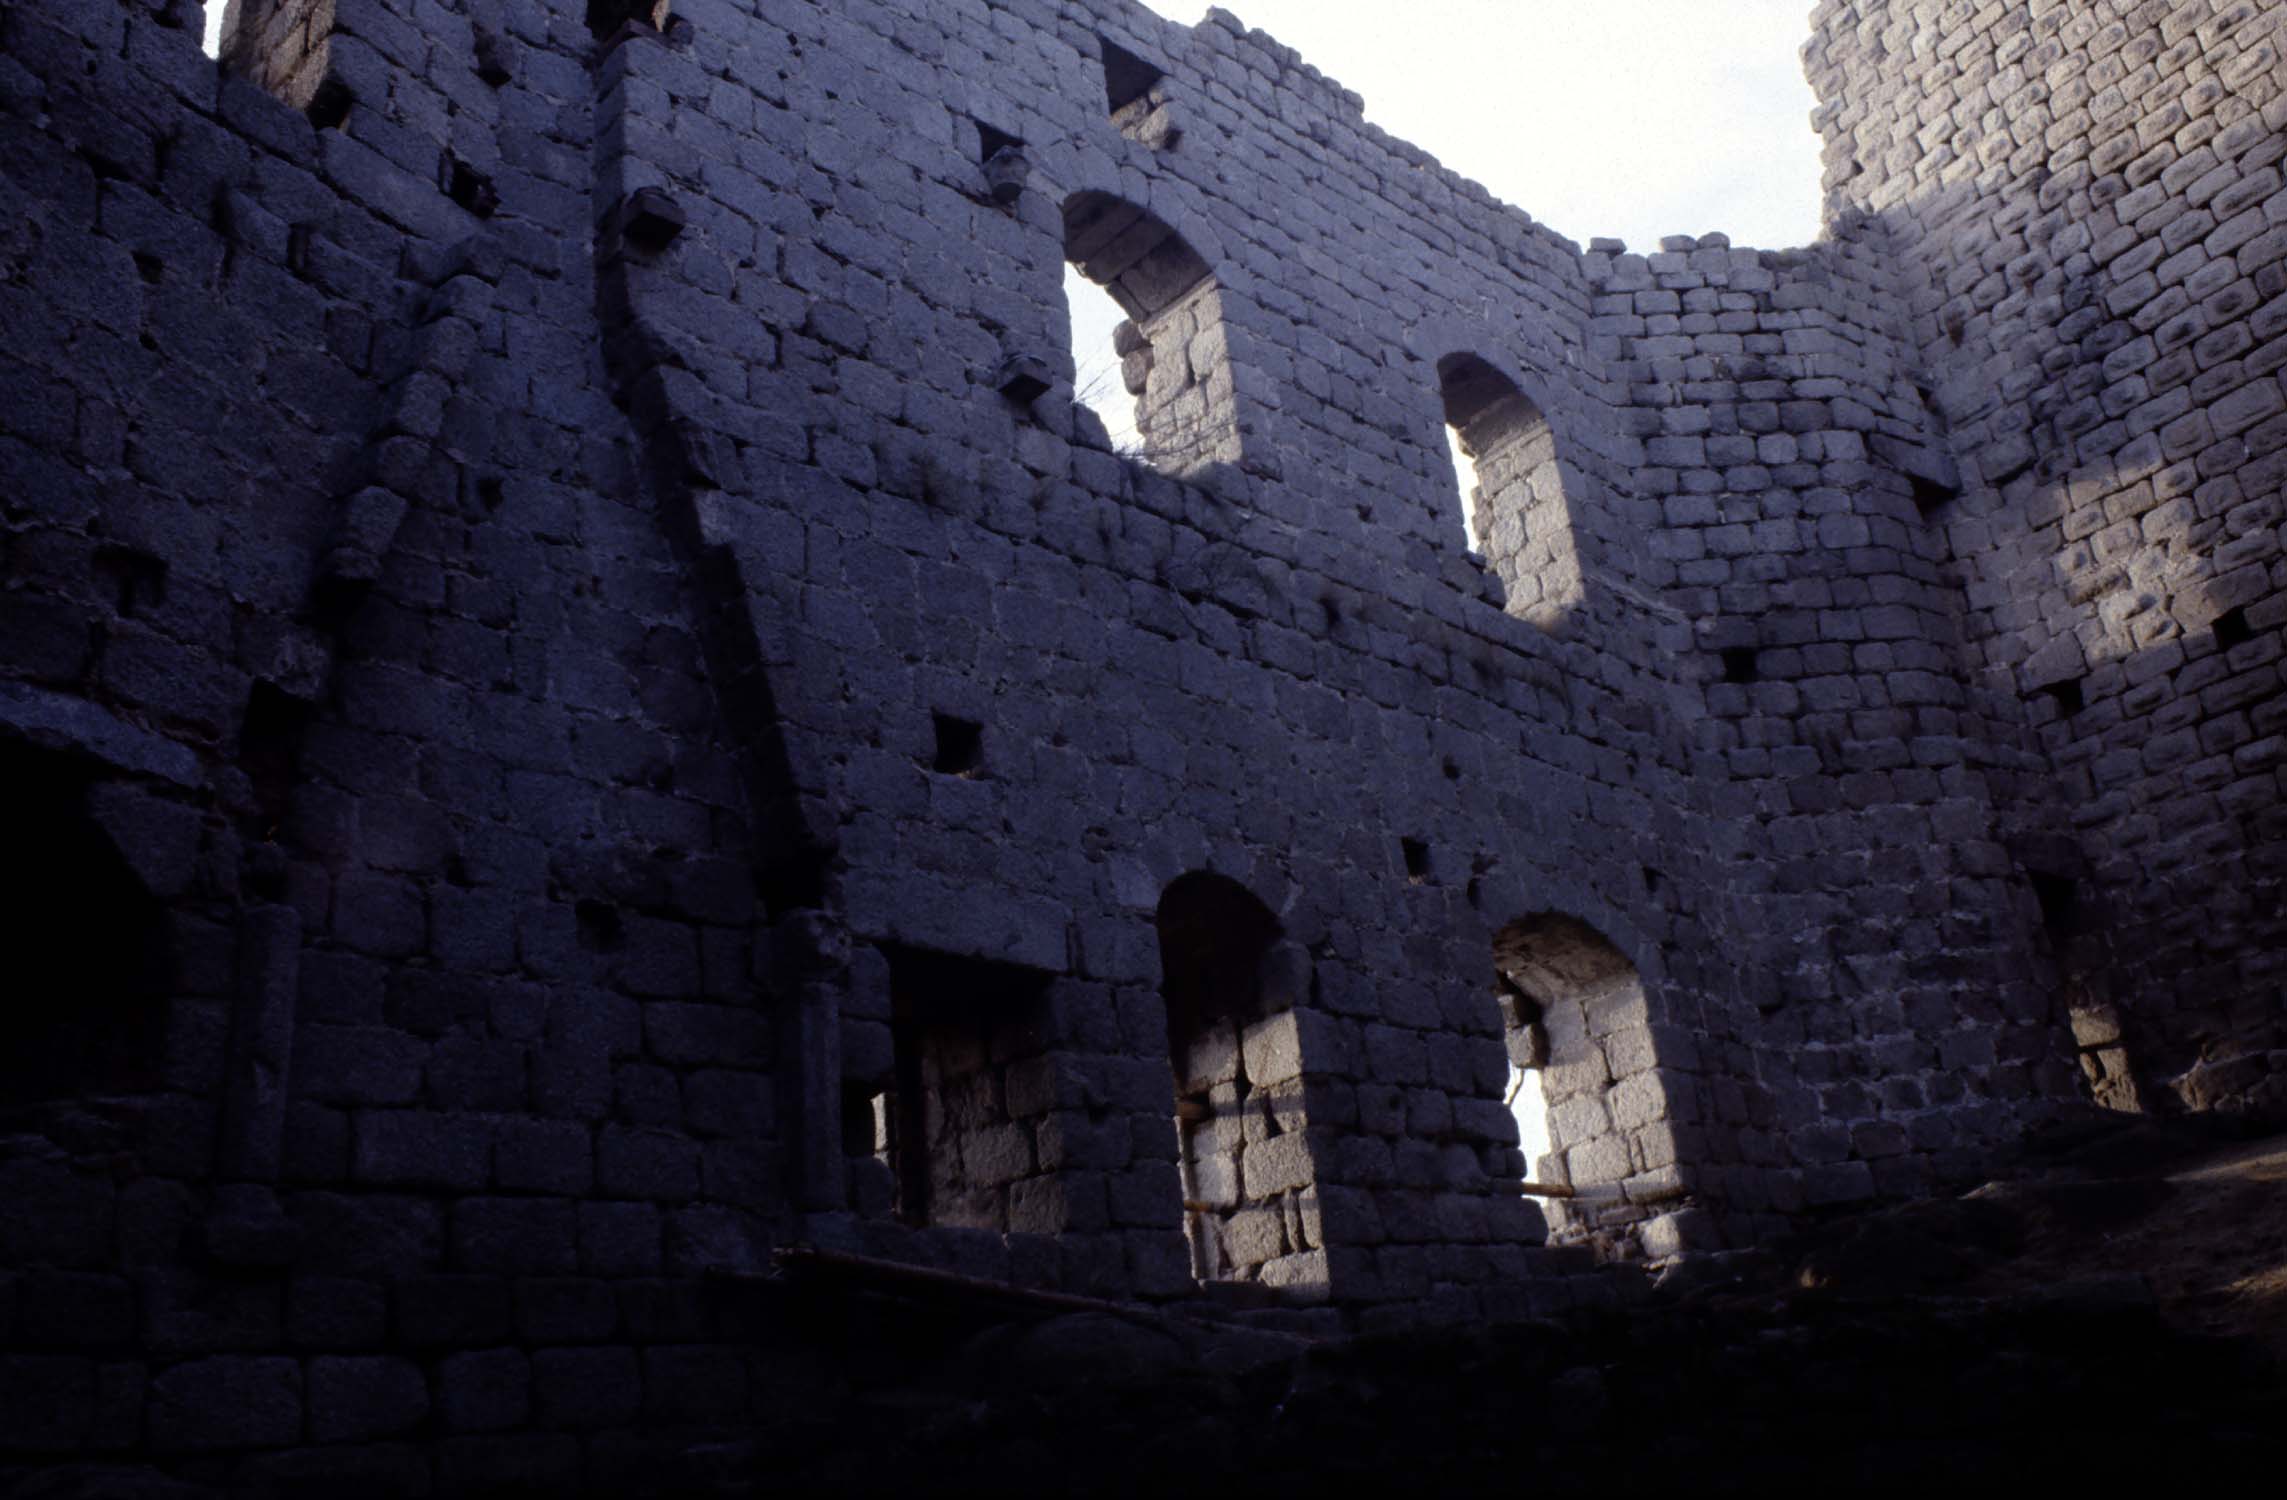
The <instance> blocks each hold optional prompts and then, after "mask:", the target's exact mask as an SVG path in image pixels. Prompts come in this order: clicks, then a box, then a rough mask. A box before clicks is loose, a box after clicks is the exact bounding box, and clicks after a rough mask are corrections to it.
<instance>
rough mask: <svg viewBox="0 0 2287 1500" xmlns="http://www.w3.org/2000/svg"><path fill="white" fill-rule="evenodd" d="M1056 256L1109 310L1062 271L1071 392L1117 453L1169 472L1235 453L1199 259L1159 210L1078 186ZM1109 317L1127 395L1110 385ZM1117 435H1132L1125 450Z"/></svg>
mask: <svg viewBox="0 0 2287 1500" xmlns="http://www.w3.org/2000/svg"><path fill="white" fill-rule="evenodd" d="M1064 253H1065V258H1066V260H1067V261H1068V262H1069V263H1070V266H1071V268H1072V269H1073V270H1074V271H1076V272H1077V273H1078V281H1079V282H1084V283H1086V284H1087V285H1088V286H1090V287H1093V288H1097V289H1099V290H1100V291H1101V292H1102V293H1103V295H1104V296H1106V297H1108V298H1109V299H1110V300H1111V302H1112V304H1113V307H1114V308H1115V309H1116V310H1117V312H1118V318H1117V319H1116V320H1113V319H1110V318H1109V316H1108V314H1107V313H1106V311H1105V309H1104V308H1103V306H1102V303H1101V301H1100V300H1098V299H1097V298H1096V297H1095V296H1094V295H1093V294H1091V293H1084V292H1082V291H1080V290H1079V287H1078V285H1077V284H1076V283H1075V282H1074V281H1072V280H1070V279H1068V280H1067V282H1066V297H1067V301H1068V302H1069V303H1070V304H1071V307H1072V322H1071V327H1072V334H1073V347H1074V351H1075V353H1074V372H1075V374H1074V392H1075V395H1076V396H1077V397H1078V399H1080V400H1081V401H1082V403H1083V404H1085V405H1088V406H1089V407H1090V409H1091V410H1095V411H1097V412H1099V413H1100V414H1101V416H1102V419H1103V423H1104V426H1105V428H1106V430H1107V434H1108V440H1109V441H1110V442H1111V443H1112V445H1113V447H1114V448H1115V450H1119V451H1130V452H1132V454H1133V456H1136V457H1140V458H1141V459H1142V460H1144V461H1145V462H1147V463H1150V464H1152V465H1153V466H1155V467H1157V468H1160V469H1163V470H1166V471H1167V472H1169V473H1172V474H1177V475H1182V474H1189V473H1192V472H1194V471H1196V470H1198V469H1200V468H1203V467H1206V466H1207V465H1209V464H1215V463H1236V462H1238V460H1239V456H1240V446H1239V421H1238V397H1237V388H1236V383H1235V377H1234V375H1233V372H1232V367H1231V350H1230V342H1229V336H1228V332H1227V330H1226V328H1225V326H1224V319H1223V302H1222V294H1221V292H1220V291H1219V290H1218V289H1217V287H1216V283H1215V278H1214V275H1213V273H1212V272H1211V271H1210V269H1209V268H1208V265H1207V263H1206V262H1205V261H1204V260H1202V259H1200V257H1199V255H1198V253H1197V252H1196V251H1194V250H1193V249H1192V248H1191V247H1190V246H1189V245H1188V244H1186V243H1185V242H1184V241H1183V239H1182V237H1181V236H1179V235H1177V234H1176V233H1175V231H1174V230H1172V229H1170V228H1168V227H1167V226H1166V225H1165V224H1163V223H1161V222H1160V221H1159V220H1158V219H1156V218H1153V217H1152V216H1151V215H1150V214H1147V213H1145V212H1144V211H1143V210H1142V209H1140V208H1137V207H1136V206H1135V205H1133V204H1131V203H1128V202H1125V201H1124V200H1122V199H1118V198H1114V197H1112V196H1110V195H1109V194H1105V193H1081V194H1077V195H1075V196H1074V197H1073V198H1072V199H1071V201H1069V202H1068V203H1067V204H1066V205H1065V208H1064ZM1107 322H1110V328H1109V333H1110V339H1109V342H1110V344H1111V358H1112V359H1116V360H1117V361H1118V363H1117V377H1118V382H1119V385H1120V387H1121V388H1122V389H1123V390H1124V391H1125V393H1126V395H1127V396H1128V397H1129V398H1130V399H1129V400H1127V401H1125V402H1123V401H1121V399H1120V397H1119V396H1118V395H1117V394H1114V393H1113V392H1112V391H1111V390H1110V386H1111V384H1112V381H1111V378H1110V371H1111V369H1112V366H1111V364H1110V361H1109V360H1107V359H1106V357H1105V355H1104V354H1103V347H1104V344H1105V342H1106V339H1105V326H1106V323H1107ZM1125 433H1132V434H1133V446H1132V449H1129V448H1127V447H1126V445H1125V444H1124V443H1123V437H1122V435H1123V434H1125Z"/></svg>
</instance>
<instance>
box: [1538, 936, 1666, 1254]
mask: <svg viewBox="0 0 2287 1500" xmlns="http://www.w3.org/2000/svg"><path fill="white" fill-rule="evenodd" d="M1493 968H1494V973H1495V976H1496V978H1495V984H1496V988H1497V989H1498V991H1499V996H1500V1002H1501V1009H1502V1013H1503V1016H1504V1018H1505V1019H1506V1021H1507V1023H1508V1028H1509V1060H1510V1065H1511V1070H1512V1072H1511V1082H1512V1084H1515V1085H1519V1087H1520V1092H1521V1091H1522V1090H1524V1089H1537V1090H1538V1092H1539V1093H1540V1095H1541V1100H1540V1105H1541V1108H1540V1110H1539V1111H1535V1110H1533V1109H1532V1108H1531V1105H1530V1104H1529V1103H1528V1104H1527V1105H1526V1106H1525V1107H1524V1108H1521V1109H1520V1110H1519V1123H1520V1127H1524V1126H1525V1125H1526V1122H1527V1121H1528V1120H1531V1119H1532V1118H1534V1117H1535V1115H1536V1114H1538V1115H1539V1116H1540V1117H1541V1118H1544V1119H1545V1122H1546V1131H1547V1136H1546V1139H1547V1145H1546V1147H1545V1149H1544V1152H1543V1154H1542V1155H1541V1156H1540V1157H1539V1159H1538V1160H1537V1161H1534V1160H1530V1159H1528V1160H1527V1162H1526V1168H1527V1172H1528V1175H1530V1176H1531V1177H1532V1178H1534V1179H1535V1180H1537V1181H1540V1182H1544V1183H1550V1184H1555V1185H1558V1186H1562V1187H1569V1188H1570V1189H1572V1191H1573V1193H1574V1194H1575V1195H1576V1196H1574V1197H1572V1198H1556V1199H1551V1200H1549V1203H1548V1210H1549V1221H1550V1228H1551V1230H1552V1232H1553V1233H1554V1234H1555V1236H1556V1237H1557V1238H1558V1239H1561V1240H1583V1239H1590V1238H1604V1237H1606V1236H1608V1235H1611V1236H1617V1235H1620V1234H1623V1233H1624V1232H1625V1229H1626V1226H1628V1225H1630V1224H1633V1223H1636V1222H1638V1221H1640V1220H1643V1219H1646V1218H1649V1217H1651V1215H1652V1214H1653V1213H1654V1212H1656V1210H1655V1209H1653V1208H1651V1207H1650V1205H1649V1204H1648V1203H1646V1202H1641V1201H1637V1199H1640V1198H1645V1197H1648V1196H1650V1193H1649V1192H1648V1191H1647V1184H1645V1183H1642V1182H1637V1183H1635V1184H1634V1185H1633V1188H1632V1186H1631V1179H1641V1178H1642V1177H1643V1174H1645V1173H1647V1172H1650V1171H1652V1170H1653V1169H1654V1168H1657V1167H1660V1166H1665V1165H1669V1164H1670V1163H1672V1162H1673V1160H1674V1155H1675V1153H1674V1149H1673V1133H1672V1131H1671V1130H1670V1128H1669V1124H1668V1117H1669V1110H1668V1102H1667V1094H1666V1086H1665V1084H1664V1083H1663V1082H1662V1080H1661V1078H1660V1077H1659V1075H1658V1073H1657V1072H1656V1070H1655V1069H1654V1067H1653V1057H1652V1033H1651V1020H1650V1013H1649V1009H1648V1007H1647V1005H1646V1002H1645V998H1644V984H1643V980H1642V979H1641V978H1640V977H1639V976H1638V974H1637V973H1636V969H1635V966H1634V965H1633V964H1631V963H1629V962H1628V958H1627V955H1626V954H1624V953H1622V952H1621V951H1620V950H1619V949H1618V948H1616V947H1614V946H1613V945H1612V944H1611V943H1610V942H1609V941H1607V940H1606V939H1605V938H1604V936H1603V935H1602V934H1600V933H1598V932H1597V931H1596V929H1594V928H1593V927H1590V926H1589V925H1588V924H1587V923H1585V922H1581V921H1577V920H1575V919H1574V918H1571V917H1567V916H1561V915H1558V914H1555V913H1544V914H1542V915H1539V916H1532V917H1525V918H1522V919H1520V920H1518V921H1515V922H1511V923H1510V924H1509V925H1508V926H1506V927H1504V928H1502V929H1501V931H1500V932H1499V933H1497V934H1496V935H1495V936H1494V940H1493ZM1520 1074H1521V1075H1522V1077H1521V1079H1520V1078H1519V1076H1518V1075H1520ZM1632 1190H1633V1191H1634V1192H1635V1195H1636V1196H1635V1197H1633V1198H1632V1197H1631V1191H1632Z"/></svg>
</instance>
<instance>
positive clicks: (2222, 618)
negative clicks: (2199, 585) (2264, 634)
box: [2215, 605, 2255, 651]
mask: <svg viewBox="0 0 2287 1500" xmlns="http://www.w3.org/2000/svg"><path fill="white" fill-rule="evenodd" d="M2215 633H2216V649H2217V650H2218V651H2229V650H2230V649H2231V648H2232V647H2234V646H2244V645H2246V644H2247V643H2248V642H2249V641H2252V640H2254V639H2255V627H2254V626H2252V625H2250V624H2248V623H2247V609H2246V607H2245V606H2244V605H2239V606H2234V607H2233V608H2231V609H2227V610H2225V611H2224V612H2223V613H2222V614H2220V615H2217V616H2216V623H2215Z"/></svg>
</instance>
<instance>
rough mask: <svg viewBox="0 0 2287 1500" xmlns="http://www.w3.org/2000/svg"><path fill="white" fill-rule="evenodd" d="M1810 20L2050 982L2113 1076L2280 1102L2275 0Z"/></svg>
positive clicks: (2282, 90) (2046, 6)
mask: <svg viewBox="0 0 2287 1500" xmlns="http://www.w3.org/2000/svg"><path fill="white" fill-rule="evenodd" d="M1815 26H1816V35H1815V36H1814V38H1813V40H1812V43H1811V46H1810V48H1809V50H1808V52H1807V53H1806V57H1807V60H1808V64H1809V69H1810V74H1811V78H1812V81H1813V82H1814V83H1815V84H1816V85H1817V86H1818V88H1819V90H1820V92H1821V94H1822V95H1823V96H1824V98H1825V104H1824V106H1823V108H1822V110H1821V112H1820V115H1819V125H1820V128H1821V130H1822V131H1823V132H1824V134H1825V137H1826V143H1827V144H1826V150H1827V155H1826V161H1827V174H1826V175H1827V185H1828V189H1829V204H1830V212H1831V213H1832V214H1833V215H1834V216H1835V222H1836V223H1837V224H1838V225H1839V224H1840V223H1842V222H1844V221H1846V220H1856V219H1857V218H1859V217H1861V216H1864V217H1866V218H1867V219H1868V220H1870V222H1871V223H1872V224H1873V225H1874V226H1876V227H1877V228H1878V232H1879V236H1880V239H1879V241H1878V243H1880V244H1882V245H1884V246H1886V259H1887V261H1888V263H1889V264H1890V265H1892V266H1894V267H1895V268H1896V276H1895V280H1894V284H1895V286H1896V287H1897V289H1898V292H1899V295H1900V299H1901V302H1902V304H1903V305H1902V307H1901V308H1900V309H1899V312H1900V316H1899V317H1898V318H1897V320H1896V321H1895V323H1894V324H1893V325H1892V326H1894V327H1895V329H1896V330H1897V334H1898V337H1899V338H1900V339H1901V340H1902V342H1903V344H1904V351H1903V353H1904V360H1903V365H1904V367H1905V368H1907V369H1909V370H1911V371H1913V372H1914V378H1915V380H1917V381H1918V382H1919V383H1921V384H1922V385H1923V386H1924V387H1925V388H1926V389H1927V390H1928V391H1929V392H1930V409H1931V411H1932V412H1933V414H1934V416H1935V418H1936V422H1937V424H1938V425H1939V427H1940V430H1942V431H1944V432H1945V433H1947V434H1949V436H1948V438H1947V440H1946V447H1947V448H1948V449H1949V450H1950V454H1951V456H1952V458H1953V459H1954V461H1955V462H1956V463H1957V464H1958V468H1959V489H1960V493H1959V495H1958V497H1956V498H1952V499H1948V500H1946V501H1944V502H1943V503H1942V504H1941V505H1940V506H1938V507H1937V508H1936V509H1935V510H1934V511H1933V512H1932V514H1931V516H1930V518H1929V521H1928V523H1927V524H1928V525H1929V527H1930V528H1931V530H1932V532H1933V533H1934V534H1933V536H1932V545H1931V547H1930V549H1929V551H1930V555H1931V556H1932V557H1933V559H1934V560H1936V561H1937V563H1938V564H1939V567H1940V571H1941V574H1942V576H1943V577H1944V578H1945V580H1946V583H1947V585H1948V587H1949V590H1950V591H1952V593H1953V595H1954V597H1955V599H1956V601H1957V603H1956V614H1957V616H1958V619H1959V631H1960V647H1959V654H1958V656H1957V658H1956V659H1957V661H1958V669H1957V670H1958V672H1959V676H1960V679H1961V681H1962V682H1963V683H1964V685H1965V687H1966V689H1967V698H1966V701H1965V703H1964V707H1965V708H1966V709H1967V710H1968V711H1969V712H1970V713H1971V714H1972V715H1974V716H1975V718H1976V719H1978V720H1980V721H1982V725H1983V730H1982V732H1983V733H1984V734H1985V736H1986V737H1987V738H1988V741H1989V744H1990V747H1991V748H1990V750H1989V751H1988V752H1987V759H1988V765H1987V766H1986V767H1985V768H1984V770H1985V779H1986V782H1987V784H1988V785H1989V786H1990V787H1992V788H1993V792H1994V795H1995V797H1996V799H1997V802H1998V804H1999V809H2000V811H2001V813H2002V817H2001V819H2000V821H1999V823H1998V824H1997V831H1998V832H1999V834H2000V836H2001V839H2002V843H2003V846H2004V849H2005V850H2006V851H2007V854H2008V857H2010V858H2011V859H2012V861H2013V862H2015V863H2017V864H2019V865H2020V866H2022V867H2024V868H2026V869H2028V870H2033V871H2038V872H2041V873H2042V874H2043V875H2045V876H2047V877H2049V879H2050V881H2051V882H2052V883H2051V886H2050V890H2051V894H2050V895H2048V896H2047V897H2045V898H2044V902H2043V905H2044V906H2045V907H2046V908H2047V910H2046V913H2045V915H2046V919H2047V920H2046V926H2047V929H2048V931H2047V936H2046V938H2045V940H2044V941H2043V943H2042V944H2041V947H2042V948H2043V949H2045V950H2046V951H2044V952H2043V953H2042V955H2041V962H2042V964H2043V966H2044V968H2045V969H2047V970H2048V971H2049V973H2050V975H2051V976H2052V977H2049V978H2048V981H2047V982H2048V984H2049V985H2050V986H2052V987H2053V988H2054V989H2055V990H2056V991H2057V992H2059V993H2061V994H2062V995H2064V996H2065V997H2066V998H2067V1000H2068V1001H2069V1003H2070V1004H2071V1006H2072V1008H2073V1010H2074V1011H2075V1013H2076V1016H2077V1017H2079V1019H2077V1020H2076V1027H2077V1028H2078V1029H2079V1031H2080V1034H2081V1038H2082V1046H2083V1048H2084V1056H2085V1057H2086V1058H2087V1066H2088V1069H2089V1072H2090V1076H2091V1078H2092V1081H2093V1082H2094V1083H2095V1084H2096V1086H2097V1087H2099V1088H2100V1089H2103V1090H2105V1091H2106V1092H2107V1093H2108V1095H2111V1096H2114V1097H2118V1096H2121V1095H2123V1094H2124V1095H2125V1096H2127V1097H2135V1095H2136V1091H2137V1086H2138V1083H2139V1082H2141V1084H2142V1086H2143V1088H2144V1090H2145V1091H2147V1092H2149V1093H2151V1094H2154V1095H2156V1096H2158V1097H2157V1098H2156V1099H2154V1100H2152V1101H2151V1102H2153V1103H2159V1102H2162V1101H2169V1102H2174V1103H2179V1104H2181V1105H2182V1106H2184V1107H2189V1108H2193V1109H2235V1110H2252V1111H2260V1112H2266V1113H2268V1112H2271V1111H2275V1110H2276V1109H2277V1108H2278V1107H2279V1105H2280V1104H2281V1103H2282V1102H2283V1095H2282V1093H2281V1090H2282V1084H2281V1081H2280V1080H2281V1077H2282V1074H2281V1070H2280V1066H2279V1065H2280V1063H2281V1061H2282V1060H2283V1054H2287V1030H2283V1029H2282V1028H2283V1025H2287V1007H2283V1006H2282V1004H2281V1000H2282V996H2283V990H2282V982H2283V976H2287V901H2282V900H2281V879H2282V875H2283V874H2287V863H2283V857H2282V852H2281V851H2282V849H2283V848H2287V843H2283V842H2282V839H2281V834H2282V832H2283V831H2287V814H2283V812H2282V809H2281V799H2280V777H2281V774H2282V772H2281V754H2280V750H2281V744H2282V740H2281V731H2282V728H2283V727H2287V717H2283V710H2282V706H2281V705H2282V699H2281V696H2280V692H2279V686H2280V659H2281V650H2280V629H2279V627H2280V625H2281V623H2282V621H2283V620H2287V563H2283V561H2282V558H2281V551H2280V540H2281V529H2280V528H2281V523H2282V515H2281V503H2282V498H2281V497H2282V493H2283V491H2287V483H2283V476H2287V388H2283V386H2282V378H2283V377H2282V367H2283V366H2287V338H2283V335H2287V302H2283V301H2282V300H2281V299H2282V298H2283V297H2287V191H2283V189H2282V183H2281V177H2280V171H2281V165H2280V164H2281V160H2282V157H2283V156H2287V59H2283V56H2282V48H2283V47H2287V30H2283V21H2282V16H2281V14H2280V11H2279V9H2278V8H2277V7H2276V6H2270V5H2263V4H2256V3H2209V0H2180V3H2170V4H2162V3H2138V4H2128V3H2122V0H2108V3H2104V4H2093V5H2076V4H2062V3H2053V0H2052V3H2042V0H2032V3H2026V4H2017V5H1994V6H1982V7H1978V6H1969V5H1943V6H1941V5H1935V4H1905V3H1895V4H1847V3H1840V4H1838V3H1828V4H1824V5H1821V6H1820V7H1819V10H1818V14H1817V17H1816V21H1815ZM1870 431H1879V432H1887V433H1891V434H1895V435H1901V436H1904V435H1906V434H1903V433H1902V432H1901V431H1900V429H1899V428H1898V427H1897V426H1896V425H1894V424H1890V423H1884V422H1879V421H1878V422H1877V423H1876V424H1875V426H1874V427H1873V428H1872V429H1870ZM1877 451H1879V450H1877ZM2059 880H2061V881H2064V882H2070V884H2066V885H2063V886H2062V887H2061V888H2060V887H2059V886H2058V885H2057V884H2055V882H2057V881H2059Z"/></svg>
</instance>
